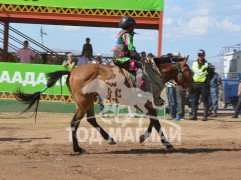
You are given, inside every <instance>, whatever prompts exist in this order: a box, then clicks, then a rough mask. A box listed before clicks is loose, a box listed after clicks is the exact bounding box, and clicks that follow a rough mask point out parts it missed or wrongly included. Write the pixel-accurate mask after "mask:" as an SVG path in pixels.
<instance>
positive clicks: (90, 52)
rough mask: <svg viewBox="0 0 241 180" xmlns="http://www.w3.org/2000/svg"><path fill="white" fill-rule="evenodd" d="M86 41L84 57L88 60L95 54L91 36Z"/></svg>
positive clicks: (83, 51)
mask: <svg viewBox="0 0 241 180" xmlns="http://www.w3.org/2000/svg"><path fill="white" fill-rule="evenodd" d="M85 41H86V43H85V44H84V45H83V50H82V57H83V58H87V59H88V60H87V61H89V60H90V58H91V57H92V56H93V49H92V45H91V44H90V38H86V39H85Z"/></svg>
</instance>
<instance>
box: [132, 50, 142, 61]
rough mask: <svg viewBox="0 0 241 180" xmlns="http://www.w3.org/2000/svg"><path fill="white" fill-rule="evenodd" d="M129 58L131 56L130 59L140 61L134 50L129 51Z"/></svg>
mask: <svg viewBox="0 0 241 180" xmlns="http://www.w3.org/2000/svg"><path fill="white" fill-rule="evenodd" d="M130 56H131V58H133V59H136V60H140V59H141V56H140V54H139V53H137V52H136V50H134V51H131V52H130Z"/></svg>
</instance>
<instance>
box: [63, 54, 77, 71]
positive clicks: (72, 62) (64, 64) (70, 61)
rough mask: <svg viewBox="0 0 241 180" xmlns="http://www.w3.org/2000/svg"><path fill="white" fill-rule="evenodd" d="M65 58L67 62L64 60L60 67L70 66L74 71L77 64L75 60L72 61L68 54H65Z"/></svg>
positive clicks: (70, 55)
mask: <svg viewBox="0 0 241 180" xmlns="http://www.w3.org/2000/svg"><path fill="white" fill-rule="evenodd" d="M67 57H68V58H67V60H64V61H63V64H62V65H63V66H64V67H67V66H70V68H71V69H74V67H75V65H76V64H77V63H76V60H75V59H73V57H72V54H71V53H68V54H67Z"/></svg>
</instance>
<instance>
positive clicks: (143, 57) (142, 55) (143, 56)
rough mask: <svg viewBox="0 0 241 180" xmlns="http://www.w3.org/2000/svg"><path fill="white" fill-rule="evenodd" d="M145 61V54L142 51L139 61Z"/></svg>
mask: <svg viewBox="0 0 241 180" xmlns="http://www.w3.org/2000/svg"><path fill="white" fill-rule="evenodd" d="M145 60H146V52H145V51H142V52H141V61H140V62H144V61H145Z"/></svg>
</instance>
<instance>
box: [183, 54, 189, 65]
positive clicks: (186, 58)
mask: <svg viewBox="0 0 241 180" xmlns="http://www.w3.org/2000/svg"><path fill="white" fill-rule="evenodd" d="M188 58H189V55H188V56H187V57H185V59H184V60H183V65H185V64H187V61H188Z"/></svg>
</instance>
